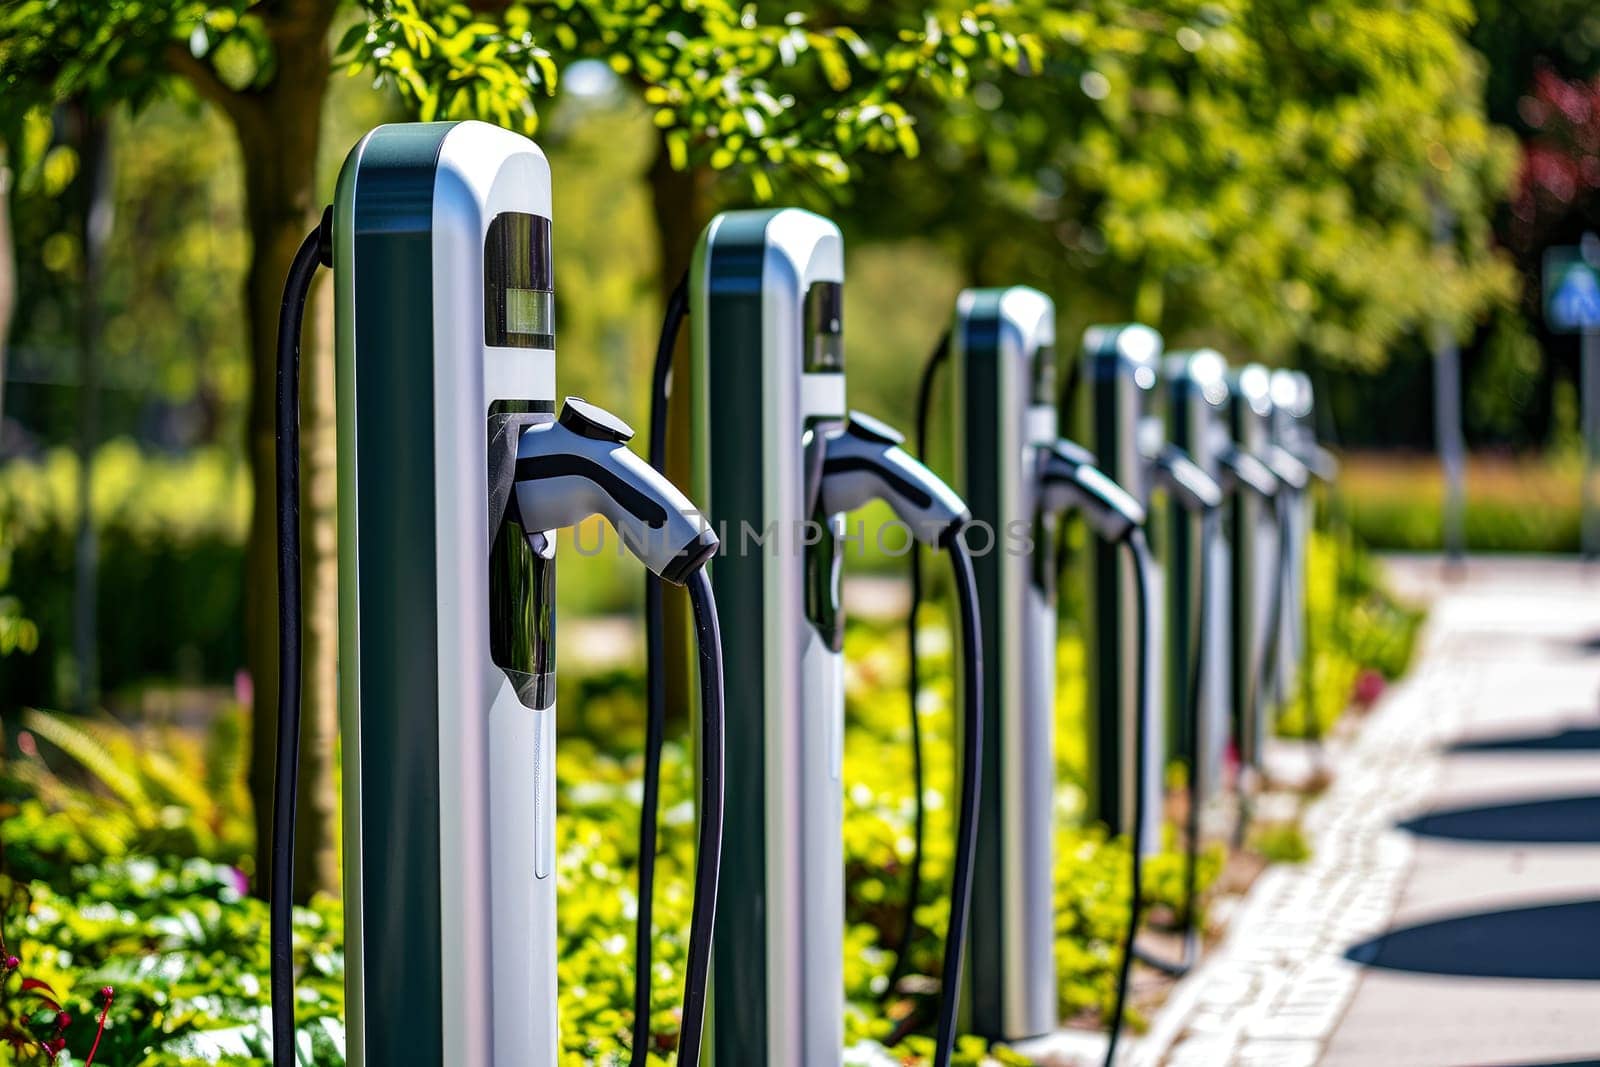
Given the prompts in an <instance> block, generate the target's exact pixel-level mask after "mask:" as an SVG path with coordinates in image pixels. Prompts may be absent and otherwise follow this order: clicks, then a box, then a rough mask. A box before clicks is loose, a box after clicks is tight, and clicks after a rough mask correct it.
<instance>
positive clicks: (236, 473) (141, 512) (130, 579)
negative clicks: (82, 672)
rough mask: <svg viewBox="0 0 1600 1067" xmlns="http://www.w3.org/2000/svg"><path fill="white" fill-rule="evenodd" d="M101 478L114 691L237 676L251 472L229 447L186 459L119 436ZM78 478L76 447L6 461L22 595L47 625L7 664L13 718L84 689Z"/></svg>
mask: <svg viewBox="0 0 1600 1067" xmlns="http://www.w3.org/2000/svg"><path fill="white" fill-rule="evenodd" d="M93 471H94V476H93V481H92V484H91V486H90V506H91V508H92V513H93V516H94V521H95V526H96V532H97V539H98V546H99V552H100V570H99V575H98V578H99V583H98V585H99V588H98V593H99V597H100V604H101V611H100V612H99V633H98V637H99V642H100V650H101V678H102V680H103V683H104V685H105V686H106V688H107V689H108V690H110V689H115V688H117V687H118V686H123V685H127V684H130V683H132V682H135V681H141V682H148V681H149V680H150V679H151V678H152V677H164V678H169V679H177V680H181V681H185V682H189V683H195V682H213V683H217V682H222V683H226V682H230V681H231V680H232V675H233V671H234V669H235V665H236V664H238V663H239V661H240V659H241V655H242V649H241V639H240V634H239V627H238V625H237V619H238V617H239V610H240V603H241V599H242V595H243V590H242V574H243V559H244V554H243V548H242V546H243V543H244V534H245V525H246V521H247V519H248V516H249V488H250V479H249V475H248V472H247V471H246V470H245V468H244V466H243V464H241V463H240V462H239V461H238V460H236V459H234V458H233V457H232V456H230V455H228V454H227V453H225V452H223V451H221V450H219V449H201V450H198V451H195V452H191V453H189V454H187V455H184V456H181V457H173V456H163V455H160V454H152V453H143V452H141V451H140V450H138V449H137V448H135V447H134V446H133V445H132V444H131V443H129V442H127V441H114V442H111V443H109V444H107V445H105V446H103V447H102V448H101V449H100V450H99V452H98V453H97V455H96V460H95V463H94V466H93ZM77 482H78V464H77V460H76V458H75V457H74V456H73V454H72V453H71V452H70V451H68V450H66V449H57V450H52V451H50V452H48V453H46V454H44V455H43V456H41V457H39V458H38V459H36V460H23V459H19V460H13V461H11V462H9V463H6V464H3V465H0V529H3V530H4V531H5V535H4V536H5V537H6V538H7V539H8V540H9V547H8V551H9V552H10V554H11V556H12V559H13V561H14V565H15V569H14V571H13V573H12V591H13V592H14V594H15V595H16V596H17V597H18V598H20V600H21V602H22V603H24V604H26V605H27V606H28V614H29V616H30V617H31V618H32V619H33V620H34V621H35V622H36V623H37V635H36V644H37V648H38V651H37V653H36V654H35V655H32V656H27V657H13V658H11V659H8V660H5V661H0V689H3V691H4V692H5V694H6V706H7V709H8V710H9V707H11V706H14V705H15V704H16V703H35V704H52V703H55V702H57V701H59V700H62V699H64V698H65V695H66V694H67V693H70V692H72V691H73V687H72V685H71V684H70V678H71V674H72V671H73V669H74V668H73V665H72V660H71V656H70V651H69V650H70V648H71V642H72V618H73V614H72V613H73V602H72V597H73V577H72V576H73V573H74V571H73V567H74V560H73V543H74V535H75V531H76V528H77V523H78V505H77Z"/></svg>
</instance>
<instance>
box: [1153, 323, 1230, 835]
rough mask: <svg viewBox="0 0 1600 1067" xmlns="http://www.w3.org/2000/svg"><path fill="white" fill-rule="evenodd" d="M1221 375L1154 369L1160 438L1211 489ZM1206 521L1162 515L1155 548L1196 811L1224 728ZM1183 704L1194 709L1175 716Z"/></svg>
mask: <svg viewBox="0 0 1600 1067" xmlns="http://www.w3.org/2000/svg"><path fill="white" fill-rule="evenodd" d="M1227 374H1228V364H1227V361H1226V360H1225V359H1223V357H1222V355H1221V354H1220V353H1218V352H1216V351H1214V350H1212V349H1198V350H1193V351H1185V352H1173V353H1171V354H1169V355H1168V356H1167V357H1166V359H1165V360H1164V361H1163V362H1162V377H1163V379H1164V381H1165V385H1166V392H1167V397H1166V399H1167V433H1168V436H1169V438H1170V440H1171V441H1172V443H1173V444H1174V445H1176V446H1177V447H1178V448H1180V449H1182V450H1183V451H1184V453H1186V454H1187V455H1188V456H1189V457H1190V459H1192V460H1193V461H1194V463H1195V465H1196V466H1198V467H1199V468H1200V469H1201V470H1202V471H1203V472H1204V473H1205V474H1206V475H1207V476H1208V477H1210V478H1211V479H1212V480H1213V481H1215V482H1217V483H1218V485H1219V486H1227V485H1228V484H1229V482H1230V479H1229V477H1228V475H1227V471H1226V468H1225V466H1224V460H1225V457H1226V454H1227V450H1228V426H1227V415H1228V381H1227ZM1211 514H1212V513H1207V514H1203V515H1197V514H1195V513H1194V512H1193V511H1190V510H1186V509H1183V508H1171V509H1169V510H1168V514H1167V538H1166V541H1165V543H1164V544H1163V546H1162V547H1163V549H1164V559H1165V563H1166V568H1167V613H1168V618H1169V620H1170V623H1171V625H1170V626H1169V628H1168V633H1169V641H1170V644H1169V648H1170V652H1169V654H1168V657H1167V687H1168V690H1169V691H1170V692H1172V693H1174V694H1177V695H1178V699H1177V700H1175V701H1174V711H1175V714H1174V715H1173V716H1172V717H1171V721H1172V722H1173V724H1174V725H1175V727H1176V729H1177V731H1178V737H1177V739H1176V745H1175V748H1176V749H1177V750H1178V751H1180V752H1188V753H1193V755H1194V759H1193V765H1192V766H1191V767H1190V769H1189V773H1190V774H1192V775H1194V776H1195V778H1194V782H1193V785H1194V796H1195V797H1196V798H1197V799H1198V800H1199V801H1200V802H1201V803H1204V802H1206V801H1208V800H1210V799H1211V798H1212V797H1214V796H1215V795H1216V793H1217V790H1218V788H1219V787H1220V786H1221V784H1222V768H1223V762H1224V757H1225V755H1226V750H1227V744H1228V728H1229V714H1228V697H1229V691H1230V680H1229V675H1228V665H1229V664H1228V591H1227V589H1226V588H1225V587H1224V585H1223V583H1222V581H1220V580H1219V579H1220V578H1221V577H1222V576H1223V575H1226V574H1227V573H1228V555H1229V553H1228V542H1227V539H1226V538H1225V537H1224V536H1223V535H1222V530H1221V529H1220V527H1219V524H1218V523H1217V521H1216V520H1215V519H1213V518H1210V515H1211ZM1197 681H1198V684H1196V682H1197ZM1186 700H1193V701H1195V706H1194V707H1193V708H1189V709H1185V708H1183V707H1182V706H1181V705H1182V704H1183V703H1184V702H1185V701H1186ZM1186 712H1187V713H1186ZM1191 731H1192V732H1191ZM1193 817H1194V813H1193V812H1191V820H1192V819H1193Z"/></svg>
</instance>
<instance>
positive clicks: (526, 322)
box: [505, 289, 556, 334]
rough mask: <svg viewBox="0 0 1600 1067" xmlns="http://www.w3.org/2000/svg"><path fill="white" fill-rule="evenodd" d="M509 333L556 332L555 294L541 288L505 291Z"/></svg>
mask: <svg viewBox="0 0 1600 1067" xmlns="http://www.w3.org/2000/svg"><path fill="white" fill-rule="evenodd" d="M505 301H506V315H505V328H506V332H507V333H529V334H554V333H555V332H556V331H555V321H554V320H555V314H554V312H555V294H554V293H547V292H544V291H543V290H540V289H507V290H506V291H505Z"/></svg>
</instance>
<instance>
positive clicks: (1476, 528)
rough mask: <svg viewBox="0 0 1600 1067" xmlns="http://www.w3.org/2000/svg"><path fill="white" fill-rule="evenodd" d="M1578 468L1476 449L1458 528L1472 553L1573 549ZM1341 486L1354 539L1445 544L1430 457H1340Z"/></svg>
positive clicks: (1380, 545) (1412, 548)
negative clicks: (1342, 461)
mask: <svg viewBox="0 0 1600 1067" xmlns="http://www.w3.org/2000/svg"><path fill="white" fill-rule="evenodd" d="M1581 478H1582V470H1581V467H1580V465H1579V464H1577V463H1576V462H1575V461H1573V460H1572V459H1570V458H1566V457H1546V458H1528V459H1515V458H1509V457H1503V456H1490V455H1474V456H1472V457H1470V459H1469V461H1468V464H1467V471H1466V507H1465V509H1464V513H1463V527H1464V532H1465V535H1466V542H1467V548H1468V549H1469V550H1470V551H1473V552H1576V551H1577V550H1578V538H1579V527H1580V525H1581V505H1580V500H1579V487H1580V483H1581ZM1339 493H1340V496H1341V497H1342V498H1343V500H1344V501H1345V504H1346V508H1347V510H1348V512H1349V516H1350V524H1351V526H1352V527H1353V528H1354V530H1355V532H1356V535H1357V537H1359V538H1360V540H1361V541H1362V542H1363V543H1364V544H1366V545H1368V546H1370V547H1372V548H1374V549H1380V550H1399V551H1407V552H1436V551H1439V550H1440V549H1442V548H1443V546H1444V541H1443V536H1444V535H1443V529H1444V526H1443V524H1444V499H1445V485H1444V475H1443V473H1442V471H1441V469H1440V466H1439V462H1438V460H1437V459H1434V458H1433V457H1426V456H1406V455H1393V454H1385V455H1382V456H1378V455H1370V456H1362V455H1354V456H1348V457H1346V458H1345V461H1344V464H1343V467H1342V469H1341V471H1340V476H1339Z"/></svg>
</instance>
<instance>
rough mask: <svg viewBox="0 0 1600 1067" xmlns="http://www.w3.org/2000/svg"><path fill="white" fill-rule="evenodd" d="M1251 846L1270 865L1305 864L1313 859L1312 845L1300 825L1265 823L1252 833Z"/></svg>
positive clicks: (1292, 823)
mask: <svg viewBox="0 0 1600 1067" xmlns="http://www.w3.org/2000/svg"><path fill="white" fill-rule="evenodd" d="M1250 845H1251V848H1253V849H1254V850H1255V851H1256V852H1258V853H1260V854H1261V856H1262V858H1264V859H1265V860H1266V861H1267V862H1268V863H1304V862H1305V861H1306V860H1308V859H1310V858H1311V843H1310V842H1309V841H1307V840H1306V835H1305V831H1303V830H1301V829H1300V824H1299V823H1294V822H1275V823H1263V824H1261V825H1260V826H1257V827H1256V828H1255V829H1254V830H1253V831H1252V832H1251V835H1250Z"/></svg>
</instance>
